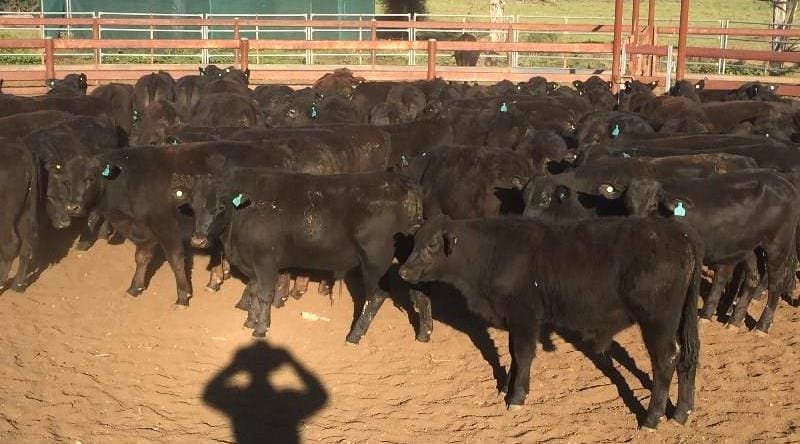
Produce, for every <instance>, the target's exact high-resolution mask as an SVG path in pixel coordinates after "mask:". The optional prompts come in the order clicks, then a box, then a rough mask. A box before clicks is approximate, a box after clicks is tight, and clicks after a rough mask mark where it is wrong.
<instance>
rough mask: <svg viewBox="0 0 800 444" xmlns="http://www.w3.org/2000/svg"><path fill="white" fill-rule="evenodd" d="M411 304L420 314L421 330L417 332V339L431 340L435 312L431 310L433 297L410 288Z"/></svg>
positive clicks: (420, 340)
mask: <svg viewBox="0 0 800 444" xmlns="http://www.w3.org/2000/svg"><path fill="white" fill-rule="evenodd" d="M410 293H411V304H412V305H413V306H414V311H416V312H417V314H418V315H419V331H418V332H417V341H419V342H428V341H430V340H431V333H433V314H432V312H431V299H430V298H429V297H428V296H427V295H426V294H425V293H423V292H421V291H419V290H414V289H411V290H410Z"/></svg>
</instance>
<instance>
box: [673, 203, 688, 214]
mask: <svg viewBox="0 0 800 444" xmlns="http://www.w3.org/2000/svg"><path fill="white" fill-rule="evenodd" d="M672 214H674V215H675V217H683V216H686V208H683V202H680V201H679V202H678V205H675V209H674V210H672Z"/></svg>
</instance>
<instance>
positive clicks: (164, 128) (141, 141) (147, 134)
mask: <svg viewBox="0 0 800 444" xmlns="http://www.w3.org/2000/svg"><path fill="white" fill-rule="evenodd" d="M184 123H186V118H185V117H184V115H183V114H182V113H181V111H180V109H179V108H178V106H177V105H176V104H175V103H174V102H170V101H167V100H157V101H155V102H153V103H151V104H150V105H149V106H148V107H147V108H146V109H144V110H142V112H141V113H139V114H138V118H137V121H136V122H135V126H134V127H133V130H132V133H131V138H130V144H131V145H132V146H142V145H161V144H163V143H165V141H166V140H167V137H168V136H170V135H172V134H173V133H174V132H176V131H177V130H178V129H179V128H180V127H181V126H183V124H184Z"/></svg>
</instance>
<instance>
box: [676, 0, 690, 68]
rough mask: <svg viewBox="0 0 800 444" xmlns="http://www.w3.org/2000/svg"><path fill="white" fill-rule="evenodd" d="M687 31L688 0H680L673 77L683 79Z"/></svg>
mask: <svg viewBox="0 0 800 444" xmlns="http://www.w3.org/2000/svg"><path fill="white" fill-rule="evenodd" d="M688 33H689V0H681V21H680V25H679V27H678V64H677V67H676V68H675V79H676V80H683V77H684V76H685V75H686V40H687V39H686V37H687V35H688Z"/></svg>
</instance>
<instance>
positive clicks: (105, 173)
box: [100, 164, 111, 177]
mask: <svg viewBox="0 0 800 444" xmlns="http://www.w3.org/2000/svg"><path fill="white" fill-rule="evenodd" d="M100 175H101V176H103V177H111V165H109V164H106V167H105V168H103V171H101V172H100Z"/></svg>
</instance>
